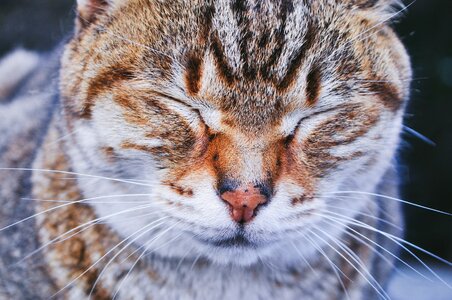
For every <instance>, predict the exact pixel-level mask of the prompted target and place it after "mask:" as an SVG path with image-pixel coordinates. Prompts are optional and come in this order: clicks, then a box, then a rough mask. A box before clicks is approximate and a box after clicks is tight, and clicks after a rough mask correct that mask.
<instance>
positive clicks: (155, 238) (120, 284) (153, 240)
mask: <svg viewBox="0 0 452 300" xmlns="http://www.w3.org/2000/svg"><path fill="white" fill-rule="evenodd" d="M179 223H181V222H180V221H179V222H176V223H175V224H173V225H172V226H170V227H168V228H167V229H165V230H164V231H162V232H161V233H160V234H158V235H157V236H156V237H154V238H153V239H152V240H151V241H149V242H148V243H149V245H147V246H146V248H145V249H144V251H143V252H142V253H141V255H140V256H139V257H138V258H137V259H136V260H135V262H134V263H133V265H132V267H131V268H130V269H129V271H128V272H127V274H126V276H125V277H124V279H122V280H121V282H120V283H119V286H118V288H117V289H116V292H115V293H114V295H113V300H115V299H116V297H117V295H118V293H119V291H120V289H121V287H122V285H123V284H124V282H125V281H126V280H127V278H128V277H129V275H130V273H131V272H132V270H133V269H134V268H135V266H136V265H137V263H138V261H140V259H141V258H142V257H143V256H144V255H145V254H146V252H147V250H148V249H149V247H150V246H151V245H152V244H153V243H154V242H155V241H157V240H158V239H159V238H160V237H162V236H163V235H164V234H165V233H167V232H168V231H170V230H171V229H173V228H174V227H176V226H177V225H179Z"/></svg>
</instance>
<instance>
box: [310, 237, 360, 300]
mask: <svg viewBox="0 0 452 300" xmlns="http://www.w3.org/2000/svg"><path fill="white" fill-rule="evenodd" d="M309 233H311V234H312V231H311V230H309ZM303 237H304V238H305V239H306V240H307V241H308V242H309V243H310V244H311V245H313V246H314V248H316V249H317V251H319V252H320V253H321V254H322V256H323V257H325V259H326V260H327V262H328V264H329V265H330V266H331V269H332V270H333V272H334V274H335V276H336V278H337V279H338V280H339V283H340V285H341V287H342V290H343V291H344V293H345V295H346V296H347V299H349V300H350V295H349V294H348V291H347V289H346V288H345V284H344V281H343V280H342V278H341V276H340V275H339V272H340V273H341V274H342V275H343V276H344V277H345V278H347V279H348V280H350V281H351V282H353V280H351V279H350V278H349V277H348V276H347V275H346V274H345V273H344V272H342V270H341V269H340V268H339V267H338V266H337V265H336V264H335V263H334V262H333V261H332V260H331V259H330V258H329V257H328V255H327V254H326V253H325V251H323V250H322V248H321V247H320V246H319V245H318V244H317V243H316V242H315V241H314V240H313V239H311V238H310V237H309V236H307V235H303Z"/></svg>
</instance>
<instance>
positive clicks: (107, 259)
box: [0, 0, 411, 300]
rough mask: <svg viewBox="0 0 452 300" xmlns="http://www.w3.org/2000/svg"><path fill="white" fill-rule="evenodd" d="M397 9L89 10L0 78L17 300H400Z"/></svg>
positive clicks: (126, 3)
mask: <svg viewBox="0 0 452 300" xmlns="http://www.w3.org/2000/svg"><path fill="white" fill-rule="evenodd" d="M400 7H401V4H400V3H399V2H397V1H392V0H313V1H304V0H299V1H296V0H279V1H276V0H273V1H271V0H265V1H259V0H232V1H225V0H208V1H194V0H190V1H189V0H174V1H158V0H78V1H77V17H76V21H75V29H74V34H73V36H72V37H71V38H70V41H69V42H68V43H67V44H65V45H64V46H60V47H58V48H57V50H55V52H53V53H51V54H48V55H43V54H36V53H33V52H28V51H25V50H19V51H17V52H15V53H12V54H10V55H9V56H7V57H5V58H4V59H3V60H2V62H1V63H0V97H1V99H0V115H1V118H0V133H1V134H0V167H1V170H0V188H1V190H0V228H1V229H0V230H1V231H0V245H1V248H0V257H1V258H0V298H1V299H48V298H50V297H53V298H54V299H87V298H92V299H113V298H117V299H250V300H251V299H316V300H320V299H389V296H388V295H387V291H386V287H387V284H388V282H389V279H390V276H391V273H392V270H393V264H394V262H395V260H396V259H397V251H398V245H397V244H398V243H397V241H398V239H399V238H400V237H401V236H402V234H403V226H402V223H403V222H402V215H401V213H400V208H399V203H398V202H397V201H391V198H389V197H397V195H398V189H397V172H396V163H395V157H396V153H397V148H398V145H399V140H400V137H399V135H400V132H401V129H402V120H403V115H404V110H405V107H406V103H407V101H408V99H409V92H410V82H411V66H410V60H409V57H408V55H407V52H406V50H405V48H404V47H403V45H402V43H401V42H400V40H399V39H398V37H397V36H396V34H395V33H394V31H393V29H392V28H391V26H390V23H391V20H393V19H394V17H396V16H397V15H398V14H400V12H401V11H402V10H403V8H402V9H401V8H400ZM379 195H383V196H379Z"/></svg>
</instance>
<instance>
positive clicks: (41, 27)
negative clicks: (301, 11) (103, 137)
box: [0, 0, 452, 299]
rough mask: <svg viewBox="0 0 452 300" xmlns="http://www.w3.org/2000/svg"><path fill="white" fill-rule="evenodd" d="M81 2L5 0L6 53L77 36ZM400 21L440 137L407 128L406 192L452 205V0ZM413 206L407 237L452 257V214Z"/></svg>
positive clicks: (443, 206) (0, 10)
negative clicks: (76, 5)
mask: <svg viewBox="0 0 452 300" xmlns="http://www.w3.org/2000/svg"><path fill="white" fill-rule="evenodd" d="M410 2H411V1H410ZM74 3H75V0H1V1H0V56H1V55H3V54H5V53H6V52H8V51H10V50H11V49H14V48H16V47H24V48H28V49H36V50H39V51H49V50H51V49H52V47H54V46H55V45H56V44H58V43H59V42H60V41H61V40H63V39H64V38H66V37H68V36H70V33H71V30H72V24H73V22H72V18H73V15H74ZM405 4H408V1H405ZM394 27H395V29H396V31H397V32H398V33H399V35H400V37H401V38H402V40H403V42H404V44H405V45H406V46H407V48H408V51H409V53H410V55H411V58H412V63H413V67H414V79H415V80H414V82H413V86H412V88H413V89H412V90H413V92H412V99H411V103H410V105H409V108H408V112H407V115H406V125H407V126H409V127H410V128H412V129H414V130H416V131H418V132H420V133H421V134H423V135H425V136H426V137H428V138H429V139H430V140H432V141H433V142H434V143H435V144H436V145H434V146H433V145H430V144H429V143H427V142H424V141H422V140H421V139H419V138H417V137H415V136H413V135H412V134H409V133H408V132H405V133H404V134H403V139H404V141H405V143H404V144H403V146H402V148H401V153H400V162H401V167H400V170H401V175H402V181H403V182H402V183H403V185H402V197H403V199H406V200H408V201H411V202H415V203H418V204H422V205H426V206H429V207H433V208H435V209H439V210H443V211H447V212H452V99H451V98H452V0H429V1H427V0H417V1H416V2H414V3H413V4H412V5H411V6H410V7H409V9H408V10H407V11H406V12H405V13H404V15H403V16H402V17H401V18H399V20H398V21H397V22H396V23H395V24H394ZM388 201H389V200H388ZM405 211H406V223H407V239H408V240H409V241H411V242H413V243H415V244H416V245H418V246H420V247H423V248H425V249H427V250H429V251H431V252H433V253H435V254H438V255H440V256H441V257H443V258H445V259H448V260H449V261H451V260H452V236H451V235H452V217H447V216H443V215H440V214H437V213H431V212H427V211H424V210H422V209H419V208H411V207H407V206H405ZM423 258H424V257H423ZM426 259H429V258H426ZM450 299H452V298H450Z"/></svg>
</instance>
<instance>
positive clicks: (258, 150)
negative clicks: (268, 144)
mask: <svg viewBox="0 0 452 300" xmlns="http://www.w3.org/2000/svg"><path fill="white" fill-rule="evenodd" d="M215 159H216V161H217V162H216V168H217V170H218V171H219V175H220V177H225V178H229V179H233V180H234V181H237V182H240V183H241V184H251V183H253V182H260V181H262V180H264V179H265V177H266V175H265V174H264V173H265V172H264V168H263V165H264V147H262V145H261V143H260V141H259V140H257V139H256V140H252V139H250V138H247V137H245V136H243V135H241V134H235V135H232V136H228V137H223V140H222V141H220V143H218V144H217V147H216V156H215Z"/></svg>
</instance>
